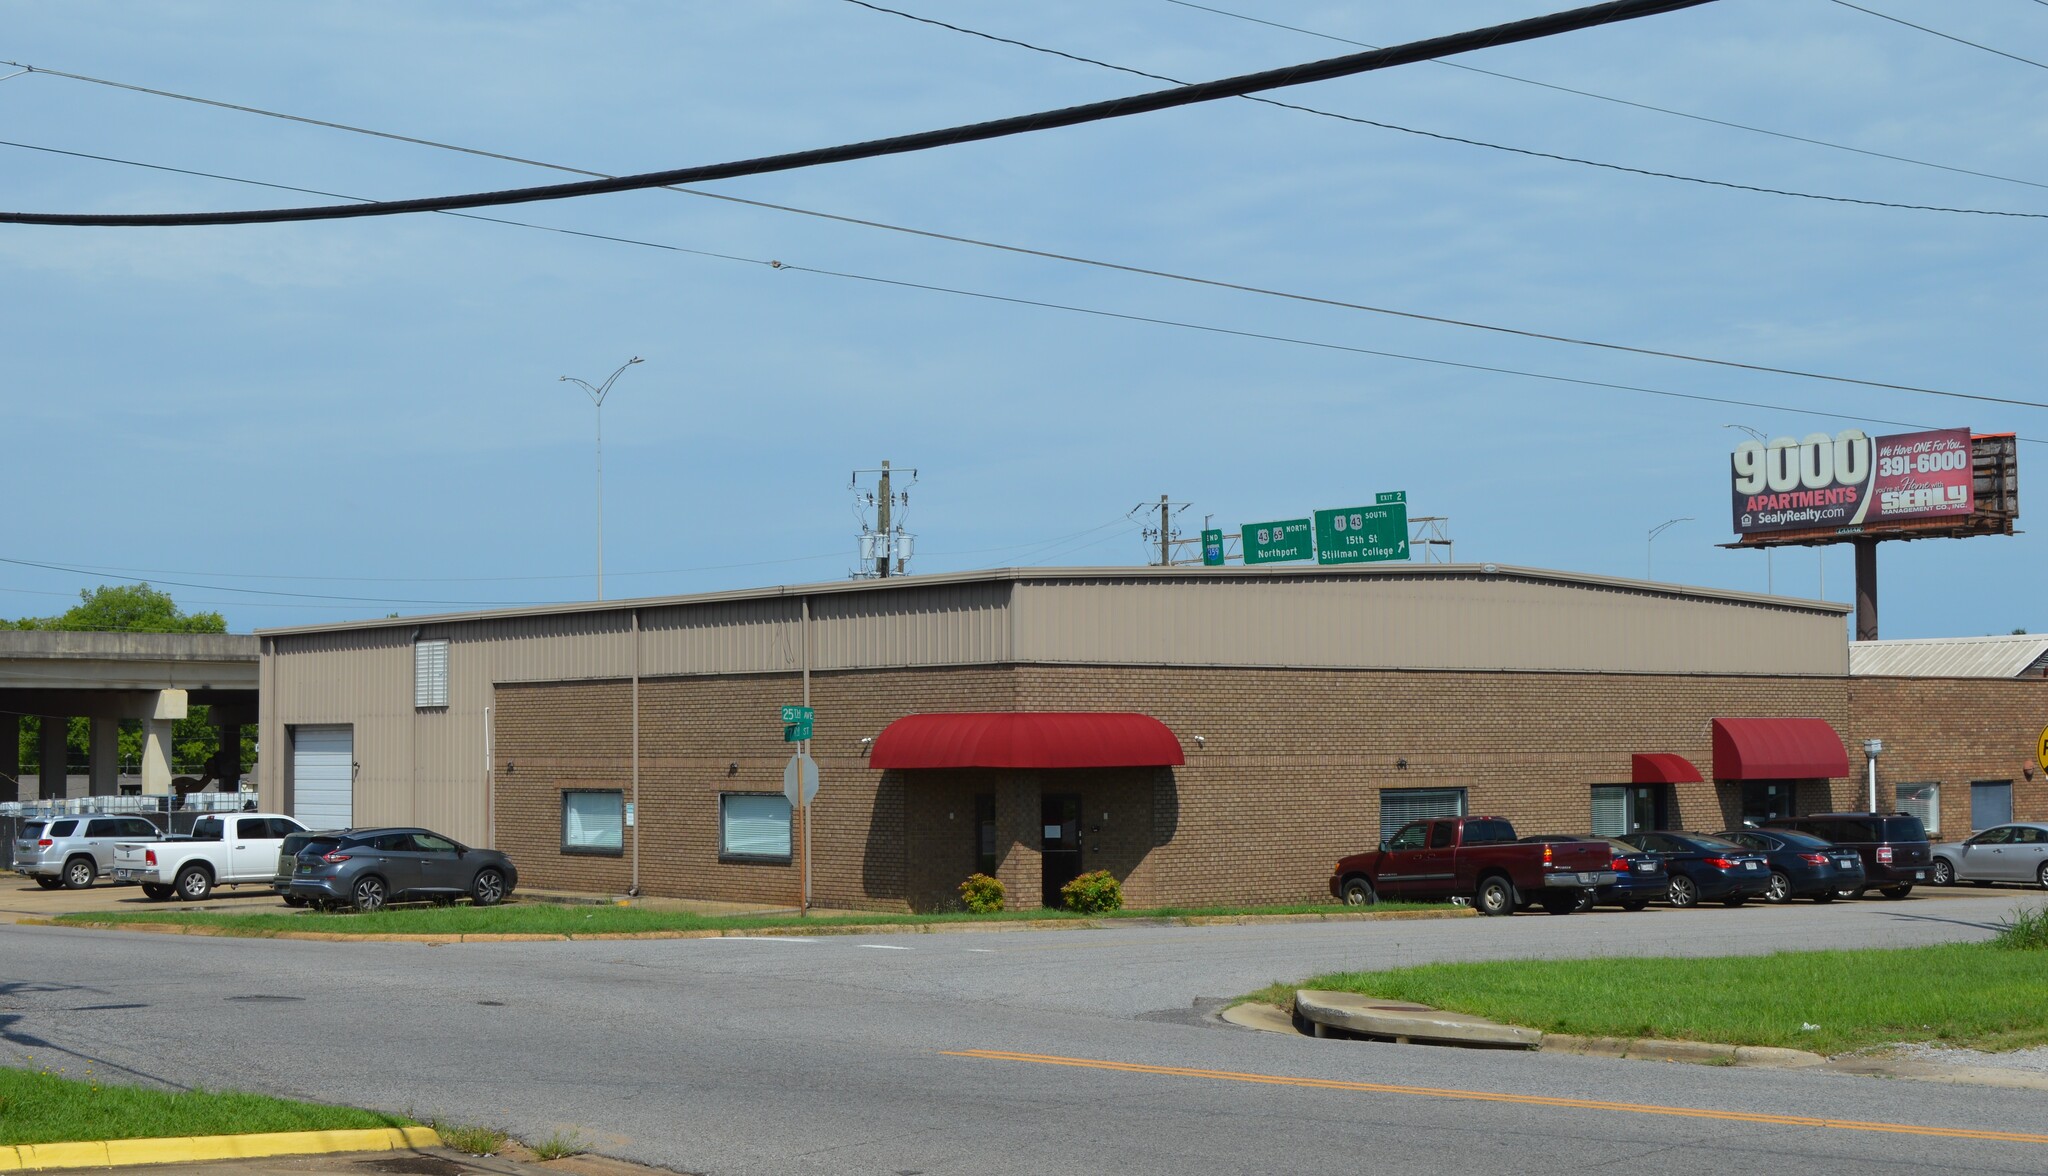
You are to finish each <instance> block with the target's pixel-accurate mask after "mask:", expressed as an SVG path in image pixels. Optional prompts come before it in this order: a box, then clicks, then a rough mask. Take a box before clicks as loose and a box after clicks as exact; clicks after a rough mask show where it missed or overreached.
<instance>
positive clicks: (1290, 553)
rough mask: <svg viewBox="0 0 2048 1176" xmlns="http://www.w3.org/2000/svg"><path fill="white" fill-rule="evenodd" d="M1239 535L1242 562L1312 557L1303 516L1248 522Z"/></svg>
mask: <svg viewBox="0 0 2048 1176" xmlns="http://www.w3.org/2000/svg"><path fill="white" fill-rule="evenodd" d="M1241 534H1242V536H1243V547H1244V562H1246V563H1248V564H1262V563H1286V562H1287V561H1288V560H1294V559H1313V558H1315V554H1316V553H1315V550H1314V549H1313V548H1311V547H1310V546H1309V537H1310V536H1309V522H1308V520H1307V519H1282V520H1280V521H1279V522H1277V523H1250V524H1247V525H1246V526H1245V527H1243V528H1242V530H1241Z"/></svg>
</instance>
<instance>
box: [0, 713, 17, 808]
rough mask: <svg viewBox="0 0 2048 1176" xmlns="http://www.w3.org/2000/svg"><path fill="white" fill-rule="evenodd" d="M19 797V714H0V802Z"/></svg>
mask: <svg viewBox="0 0 2048 1176" xmlns="http://www.w3.org/2000/svg"><path fill="white" fill-rule="evenodd" d="M20 799H21V716H20V715H0V803H5V802H8V801H15V800H20Z"/></svg>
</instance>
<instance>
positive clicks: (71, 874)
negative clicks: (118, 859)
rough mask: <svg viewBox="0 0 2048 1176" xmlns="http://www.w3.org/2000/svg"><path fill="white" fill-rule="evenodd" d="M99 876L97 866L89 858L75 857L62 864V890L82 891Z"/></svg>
mask: <svg viewBox="0 0 2048 1176" xmlns="http://www.w3.org/2000/svg"><path fill="white" fill-rule="evenodd" d="M99 876H100V870H99V867H98V866H95V865H93V864H92V859H91V858H89V857H75V858H72V859H71V860H70V861H68V862H65V863H64V889H66V890H84V889H85V888H86V887H88V886H91V885H92V880H93V879H94V878H97V877H99Z"/></svg>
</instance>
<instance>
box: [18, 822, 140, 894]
mask: <svg viewBox="0 0 2048 1176" xmlns="http://www.w3.org/2000/svg"><path fill="white" fill-rule="evenodd" d="M162 836H163V833H162V831H160V830H159V829H158V828H157V827H156V826H155V825H153V824H151V823H150V822H149V821H147V820H144V819H143V818H141V817H114V816H106V815H103V814H99V813H81V814H79V815H78V816H75V817H37V818H34V819H31V820H26V821H23V822H22V823H21V830H20V832H19V834H18V835H17V836H16V840H15V842H14V869H15V872H16V873H20V874H26V875H27V876H29V877H31V878H34V879H35V880H36V885H38V886H40V887H42V888H43V889H45V890H55V889H57V888H58V887H59V886H66V887H69V888H71V889H72V890H84V889H85V888H86V887H88V886H90V885H92V884H93V882H94V880H95V879H97V878H99V876H100V875H102V874H105V873H106V872H107V871H109V870H111V869H113V868H114V843H115V842H117V841H155V840H157V839H158V838H161V837H162Z"/></svg>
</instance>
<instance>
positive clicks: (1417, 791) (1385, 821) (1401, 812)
mask: <svg viewBox="0 0 2048 1176" xmlns="http://www.w3.org/2000/svg"><path fill="white" fill-rule="evenodd" d="M1464 815H1465V790H1464V789H1463V788H1382V789H1380V840H1381V841H1385V840H1386V839H1387V838H1389V837H1392V836H1393V835H1394V834H1395V833H1397V832H1399V831H1400V829H1401V826H1403V825H1405V824H1407V823H1408V822H1410V821H1426V820H1428V819H1429V818H1431V817H1462V816H1464Z"/></svg>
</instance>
